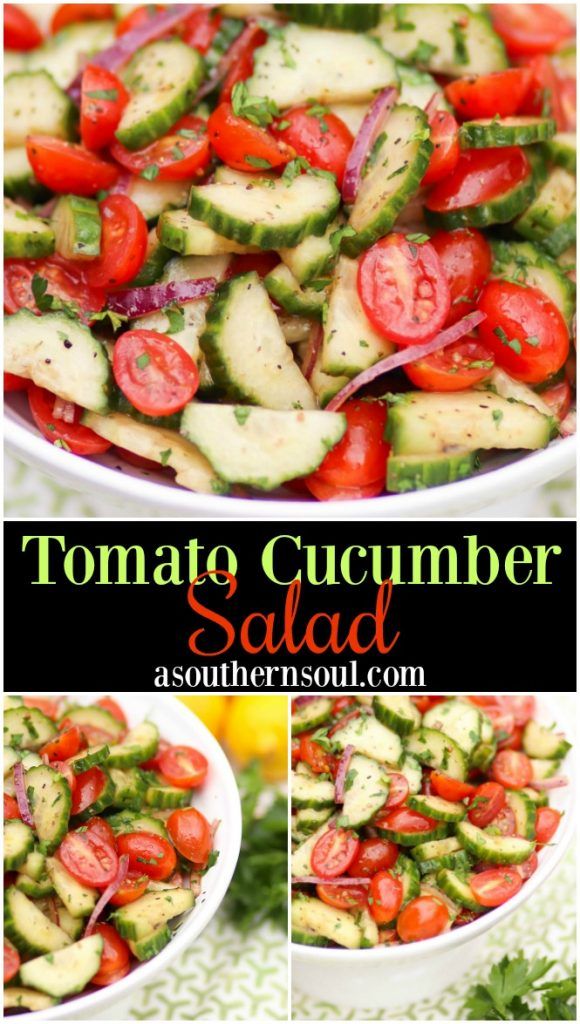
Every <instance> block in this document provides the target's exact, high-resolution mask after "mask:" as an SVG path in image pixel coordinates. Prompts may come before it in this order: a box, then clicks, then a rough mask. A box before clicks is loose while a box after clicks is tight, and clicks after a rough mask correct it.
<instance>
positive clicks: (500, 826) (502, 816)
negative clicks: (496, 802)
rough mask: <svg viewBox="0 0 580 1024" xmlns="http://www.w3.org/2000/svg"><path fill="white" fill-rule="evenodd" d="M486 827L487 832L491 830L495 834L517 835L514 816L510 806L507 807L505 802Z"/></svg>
mask: <svg viewBox="0 0 580 1024" xmlns="http://www.w3.org/2000/svg"><path fill="white" fill-rule="evenodd" d="M487 828H488V831H489V832H493V833H494V834H495V835H500V836H515V835H517V834H518V833H517V825H516V816H515V814H514V812H513V811H512V809H511V807H508V806H507V804H506V805H505V807H502V809H501V811H500V812H499V814H496V816H495V818H494V819H493V821H490V823H489V825H488V826H487Z"/></svg>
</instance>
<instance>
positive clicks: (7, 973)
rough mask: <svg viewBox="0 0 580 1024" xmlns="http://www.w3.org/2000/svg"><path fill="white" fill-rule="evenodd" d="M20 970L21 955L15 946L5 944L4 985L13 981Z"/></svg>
mask: <svg viewBox="0 0 580 1024" xmlns="http://www.w3.org/2000/svg"><path fill="white" fill-rule="evenodd" d="M19 970H20V954H19V953H18V950H17V949H14V946H9V945H8V944H7V943H6V942H5V943H4V984H6V982H8V981H12V979H13V978H14V977H15V975H16V974H18V971H19Z"/></svg>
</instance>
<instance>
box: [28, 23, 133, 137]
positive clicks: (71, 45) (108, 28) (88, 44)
mask: <svg viewBox="0 0 580 1024" xmlns="http://www.w3.org/2000/svg"><path fill="white" fill-rule="evenodd" d="M43 6H45V5H43ZM47 6H48V5H47ZM47 33H48V30H47ZM114 41H115V23H114V22H113V21H93V22H82V23H78V24H73V25H68V26H67V27H66V28H63V29H62V30H61V31H60V32H57V34H56V35H54V36H53V35H48V34H47V38H46V39H45V41H44V43H43V44H42V46H37V47H36V49H35V50H32V51H31V52H30V53H29V54H27V68H28V70H30V71H35V70H44V71H47V72H48V73H49V74H50V75H52V77H53V79H54V81H55V82H56V84H57V85H58V86H60V88H61V89H67V88H68V86H69V85H70V84H71V82H72V81H73V79H74V78H75V77H76V75H77V74H78V70H79V68H80V67H82V66H83V61H88V59H89V58H90V57H91V55H92V54H93V53H98V52H99V51H100V50H104V49H105V48H106V47H107V46H109V45H110V44H111V43H113V42H114ZM39 131H41V132H45V131H46V129H45V128H44V127H41V128H39ZM47 134H48V133H47Z"/></svg>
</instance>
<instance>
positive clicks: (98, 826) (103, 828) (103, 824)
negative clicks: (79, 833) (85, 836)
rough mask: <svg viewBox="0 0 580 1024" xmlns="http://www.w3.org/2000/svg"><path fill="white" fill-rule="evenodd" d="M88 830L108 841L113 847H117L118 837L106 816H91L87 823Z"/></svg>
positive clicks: (105, 841)
mask: <svg viewBox="0 0 580 1024" xmlns="http://www.w3.org/2000/svg"><path fill="white" fill-rule="evenodd" d="M86 828H87V832H91V833H92V834H93V835H98V836H99V838H100V839H102V840H103V842H104V843H108V844H109V846H112V847H113V849H116V842H117V840H116V838H115V833H114V832H113V829H112V828H111V826H110V825H109V822H108V821H105V819H104V818H98V817H97V818H91V819H90V821H88V822H87V825H86Z"/></svg>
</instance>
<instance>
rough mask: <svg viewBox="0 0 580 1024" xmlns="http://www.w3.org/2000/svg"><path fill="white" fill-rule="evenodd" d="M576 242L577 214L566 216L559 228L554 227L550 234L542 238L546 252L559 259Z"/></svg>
mask: <svg viewBox="0 0 580 1024" xmlns="http://www.w3.org/2000/svg"><path fill="white" fill-rule="evenodd" d="M575 242H576V214H575V213H573V214H571V215H570V216H569V217H566V219H565V220H564V221H562V223H561V224H559V225H558V227H557V228H554V230H553V231H551V232H550V234H549V235H546V237H545V238H544V239H543V240H542V246H543V248H544V249H545V250H546V252H547V253H548V254H549V255H550V256H552V257H553V258H554V259H557V258H558V256H561V255H562V253H564V252H566V250H567V249H569V248H570V246H574V245H575Z"/></svg>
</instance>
